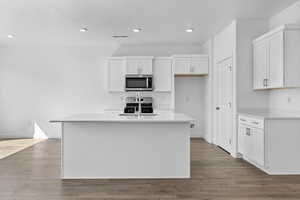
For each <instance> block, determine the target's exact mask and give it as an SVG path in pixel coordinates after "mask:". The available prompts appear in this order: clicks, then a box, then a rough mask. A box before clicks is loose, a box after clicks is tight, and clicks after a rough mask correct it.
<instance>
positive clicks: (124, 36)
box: [112, 35, 128, 38]
mask: <svg viewBox="0 0 300 200" xmlns="http://www.w3.org/2000/svg"><path fill="white" fill-rule="evenodd" d="M112 37H113V38H128V35H113V36H112Z"/></svg>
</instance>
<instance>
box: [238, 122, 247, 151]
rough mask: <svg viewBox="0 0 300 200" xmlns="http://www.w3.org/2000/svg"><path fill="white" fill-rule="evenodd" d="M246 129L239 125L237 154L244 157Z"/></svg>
mask: <svg viewBox="0 0 300 200" xmlns="http://www.w3.org/2000/svg"><path fill="white" fill-rule="evenodd" d="M246 134H247V127H246V126H244V125H242V124H240V125H239V134H238V153H240V154H242V155H244V147H245V137H246V136H247V135H246Z"/></svg>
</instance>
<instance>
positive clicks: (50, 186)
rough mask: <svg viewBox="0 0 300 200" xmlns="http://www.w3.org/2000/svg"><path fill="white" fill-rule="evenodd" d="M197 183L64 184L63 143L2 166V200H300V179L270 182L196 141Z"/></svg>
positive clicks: (27, 152)
mask: <svg viewBox="0 0 300 200" xmlns="http://www.w3.org/2000/svg"><path fill="white" fill-rule="evenodd" d="M191 153H192V165H191V167H192V179H188V180H64V181H62V180H60V178H59V175H60V140H47V141H45V142H42V143H39V144H37V145H35V146H33V147H30V148H28V149H25V150H24V151H22V152H19V153H17V154H15V155H12V156H10V157H7V158H4V159H2V160H0V199H1V200H2V199H3V200H34V199H39V200H40V199H43V200H71V199H72V200H79V199H80V200H96V199H106V200H116V199H120V200H129V199H130V200H178V199H184V200H196V199H197V200H248V199H251V200H284V199H287V200H296V199H297V200H299V199H300V176H269V175H266V174H265V173H263V172H261V171H259V170H258V169H256V168H255V167H253V166H251V165H250V164H248V163H246V162H244V161H242V160H238V159H234V158H232V157H230V156H229V155H228V154H226V153H225V152H223V151H222V150H220V149H218V148H216V147H215V146H213V145H210V144H207V143H205V142H204V141H203V140H199V139H193V140H192V145H191Z"/></svg>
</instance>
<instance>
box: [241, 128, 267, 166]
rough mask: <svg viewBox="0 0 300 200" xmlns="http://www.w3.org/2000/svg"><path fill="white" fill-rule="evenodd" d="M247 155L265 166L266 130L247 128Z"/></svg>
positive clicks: (245, 152)
mask: <svg viewBox="0 0 300 200" xmlns="http://www.w3.org/2000/svg"><path fill="white" fill-rule="evenodd" d="M244 144H245V149H244V154H245V156H246V157H247V158H248V159H249V160H250V161H252V162H254V163H256V164H258V165H260V166H264V163H265V162H264V160H265V155H264V146H265V145H264V131H263V129H257V128H250V127H248V128H247V130H246V137H245V140H244Z"/></svg>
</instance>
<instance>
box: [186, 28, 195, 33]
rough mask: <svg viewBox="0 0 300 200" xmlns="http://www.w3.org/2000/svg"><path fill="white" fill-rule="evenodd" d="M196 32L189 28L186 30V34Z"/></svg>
mask: <svg viewBox="0 0 300 200" xmlns="http://www.w3.org/2000/svg"><path fill="white" fill-rule="evenodd" d="M193 31H194V29H193V28H188V29H185V32H187V33H191V32H193Z"/></svg>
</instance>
